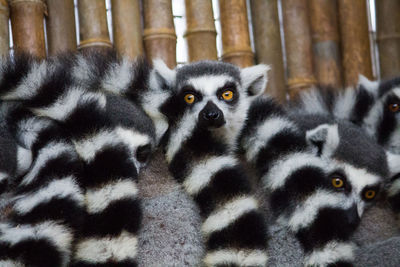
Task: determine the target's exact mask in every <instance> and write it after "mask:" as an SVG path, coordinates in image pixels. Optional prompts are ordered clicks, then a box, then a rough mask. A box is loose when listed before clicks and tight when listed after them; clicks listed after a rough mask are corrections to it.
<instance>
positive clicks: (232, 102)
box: [216, 82, 239, 105]
mask: <svg viewBox="0 0 400 267" xmlns="http://www.w3.org/2000/svg"><path fill="white" fill-rule="evenodd" d="M226 91H231V92H232V93H233V97H232V99H231V100H230V101H229V102H227V101H225V103H227V104H229V105H235V104H236V103H237V102H238V101H239V92H238V90H237V88H236V84H235V83H234V82H227V83H226V84H224V86H222V87H220V88H218V90H217V94H216V95H217V97H218V99H219V100H222V101H224V98H223V94H224V93H225V92H226Z"/></svg>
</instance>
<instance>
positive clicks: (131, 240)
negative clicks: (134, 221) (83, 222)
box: [75, 231, 138, 263]
mask: <svg viewBox="0 0 400 267" xmlns="http://www.w3.org/2000/svg"><path fill="white" fill-rule="evenodd" d="M137 244H138V239H137V237H136V236H135V235H132V234H130V233H128V232H126V231H123V232H122V233H121V234H120V235H119V236H116V237H103V238H87V239H84V240H82V241H80V242H79V243H78V244H77V247H76V254H75V258H76V259H77V260H82V261H87V262H90V263H104V262H107V261H109V260H111V259H115V260H117V261H123V260H129V259H134V258H135V257H136V253H137Z"/></svg>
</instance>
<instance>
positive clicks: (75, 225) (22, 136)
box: [0, 103, 85, 266]
mask: <svg viewBox="0 0 400 267" xmlns="http://www.w3.org/2000/svg"><path fill="white" fill-rule="evenodd" d="M2 109H3V111H4V115H5V120H6V122H7V126H8V129H9V130H10V132H11V133H12V135H13V136H15V137H16V139H17V143H18V144H19V145H20V146H21V147H22V148H19V149H26V150H27V151H31V152H32V165H31V167H30V168H29V170H28V171H27V173H25V174H24V175H22V176H20V177H10V179H9V181H8V185H7V187H8V189H10V188H12V190H9V191H10V194H11V195H8V197H10V198H11V199H9V200H8V203H7V204H8V206H9V207H8V212H7V213H8V214H7V215H4V216H5V217H6V218H5V220H4V221H2V223H1V224H0V251H1V252H0V265H2V266H3V265H5V266H66V265H67V264H68V263H69V262H70V259H71V257H72V252H73V244H74V241H75V239H74V237H75V236H76V234H78V233H79V231H80V230H81V227H82V223H83V219H84V209H85V207H84V192H83V188H82V178H83V169H82V164H81V161H80V159H79V157H78V155H77V153H76V151H75V149H74V145H73V144H72V142H71V141H70V140H69V139H68V138H67V137H66V134H65V133H64V131H62V130H61V129H60V127H59V125H57V124H56V123H55V122H54V121H51V120H49V119H46V118H40V117H37V116H35V115H33V114H32V113H31V112H30V111H28V110H27V109H25V108H23V107H18V106H15V105H12V104H8V103H6V104H5V103H3V104H2ZM25 155H27V156H28V157H25V158H21V160H24V161H27V162H30V157H29V153H26V154H25Z"/></svg>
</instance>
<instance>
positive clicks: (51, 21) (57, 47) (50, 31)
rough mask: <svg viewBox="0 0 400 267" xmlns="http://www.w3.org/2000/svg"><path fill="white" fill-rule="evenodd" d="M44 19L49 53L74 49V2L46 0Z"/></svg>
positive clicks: (68, 0) (69, 0)
mask: <svg viewBox="0 0 400 267" xmlns="http://www.w3.org/2000/svg"><path fill="white" fill-rule="evenodd" d="M47 9H48V13H49V14H48V16H47V21H46V29H47V46H48V53H49V55H55V54H57V53H62V52H66V51H75V50H76V31H75V13H74V2H73V1H71V0H58V1H54V0H47Z"/></svg>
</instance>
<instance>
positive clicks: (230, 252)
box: [166, 123, 268, 266]
mask: <svg viewBox="0 0 400 267" xmlns="http://www.w3.org/2000/svg"><path fill="white" fill-rule="evenodd" d="M183 125H185V124H184V123H183ZM191 130H193V131H191ZM182 132H186V133H190V132H191V134H189V136H186V137H185V138H184V139H182V138H181V134H182ZM178 139H179V140H178ZM177 146H178V147H177ZM166 153H167V155H166V156H167V162H168V164H169V169H170V171H171V173H172V175H173V176H174V178H175V179H176V180H177V181H178V182H179V183H181V184H182V185H183V188H184V189H185V191H186V192H187V193H188V194H189V195H190V196H191V197H192V198H193V200H194V201H195V202H196V203H197V205H198V207H199V208H200V214H201V216H202V219H203V222H202V226H201V231H202V234H203V236H204V240H205V250H206V251H205V256H204V259H203V261H204V264H205V265H206V266H266V264H267V260H268V258H267V254H266V246H267V228H266V225H265V219H264V216H263V214H262V213H261V210H260V206H259V204H258V201H257V200H256V199H255V197H254V196H253V195H252V190H251V186H250V182H249V179H248V177H247V175H246V173H245V171H244V170H243V167H242V165H241V163H240V162H239V160H238V159H237V158H236V156H235V155H234V154H233V153H232V152H229V149H228V147H226V145H225V144H224V143H222V142H219V141H218V140H216V138H215V137H213V136H212V135H211V133H210V132H209V131H208V130H202V129H200V128H193V129H187V128H185V127H182V128H179V126H178V128H175V129H171V133H170V136H169V140H168V145H167V147H166Z"/></svg>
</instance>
